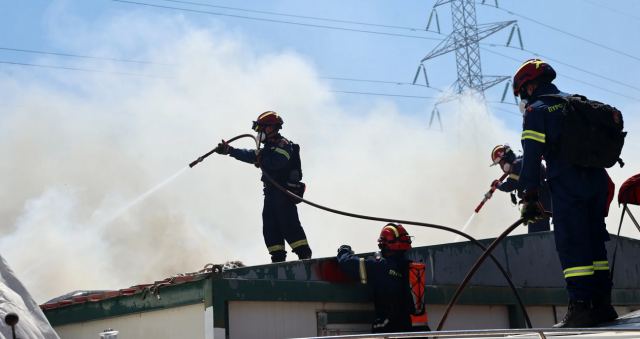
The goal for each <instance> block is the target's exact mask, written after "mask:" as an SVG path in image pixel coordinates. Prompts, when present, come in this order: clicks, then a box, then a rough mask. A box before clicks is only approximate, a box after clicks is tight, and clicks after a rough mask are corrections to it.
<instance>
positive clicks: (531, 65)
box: [513, 59, 556, 96]
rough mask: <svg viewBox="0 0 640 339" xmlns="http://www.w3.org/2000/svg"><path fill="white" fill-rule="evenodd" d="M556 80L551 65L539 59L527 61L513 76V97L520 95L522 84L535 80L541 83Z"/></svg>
mask: <svg viewBox="0 0 640 339" xmlns="http://www.w3.org/2000/svg"><path fill="white" fill-rule="evenodd" d="M555 78H556V71H554V70H553V68H552V67H551V65H549V64H548V63H546V62H544V61H542V60H540V59H529V60H527V61H525V62H524V63H523V64H522V66H520V68H518V70H517V71H516V75H514V76H513V95H515V96H518V95H520V91H521V90H522V87H524V84H526V83H527V82H529V81H533V80H537V81H541V82H551V81H553V79H555Z"/></svg>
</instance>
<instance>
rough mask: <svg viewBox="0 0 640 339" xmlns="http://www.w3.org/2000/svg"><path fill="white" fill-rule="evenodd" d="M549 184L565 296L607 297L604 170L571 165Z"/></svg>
mask: <svg viewBox="0 0 640 339" xmlns="http://www.w3.org/2000/svg"><path fill="white" fill-rule="evenodd" d="M550 186H551V196H552V201H553V224H554V236H555V241H556V249H557V251H558V256H559V258H560V263H561V265H562V269H563V273H564V277H565V280H566V283H567V291H568V293H569V298H570V299H571V300H585V301H588V300H594V299H600V298H606V297H607V296H610V293H611V286H612V284H611V278H610V275H609V262H608V260H607V250H606V248H605V242H606V241H608V240H609V233H608V232H607V229H606V225H605V222H604V218H605V213H606V212H605V208H606V204H607V174H606V172H605V170H604V169H599V168H576V167H573V168H570V169H568V170H567V171H566V172H565V173H563V174H561V175H560V176H558V177H555V178H552V179H551V180H550Z"/></svg>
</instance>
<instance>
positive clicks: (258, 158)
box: [253, 149, 262, 168]
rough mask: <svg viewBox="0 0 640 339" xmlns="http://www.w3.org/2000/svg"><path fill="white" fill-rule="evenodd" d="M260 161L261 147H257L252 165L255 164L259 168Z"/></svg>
mask: <svg viewBox="0 0 640 339" xmlns="http://www.w3.org/2000/svg"><path fill="white" fill-rule="evenodd" d="M261 161H262V149H259V150H257V151H256V162H254V163H253V166H256V167H257V168H260V166H261V164H260V162H261Z"/></svg>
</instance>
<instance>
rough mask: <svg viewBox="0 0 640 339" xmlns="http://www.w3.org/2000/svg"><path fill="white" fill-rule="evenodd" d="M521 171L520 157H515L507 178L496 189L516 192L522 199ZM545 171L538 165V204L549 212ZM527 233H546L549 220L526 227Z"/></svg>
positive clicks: (549, 200)
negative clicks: (527, 228)
mask: <svg viewBox="0 0 640 339" xmlns="http://www.w3.org/2000/svg"><path fill="white" fill-rule="evenodd" d="M521 169H522V156H517V157H516V159H515V160H514V161H513V163H512V164H511V173H509V176H508V177H507V180H505V181H504V182H502V183H501V184H499V185H498V186H497V188H498V189H499V190H501V191H503V192H513V191H516V193H517V195H518V198H520V199H522V189H523V188H522V185H521V183H520V170H521ZM545 176H546V169H545V167H544V165H542V164H540V182H539V185H540V192H539V193H540V202H541V203H542V206H543V207H544V209H545V210H546V211H551V194H550V193H549V186H548V185H547V181H546V180H545ZM528 227H529V233H533V232H541V231H548V230H550V229H551V228H550V227H549V219H542V220H539V221H536V222H534V223H531V224H529V225H528Z"/></svg>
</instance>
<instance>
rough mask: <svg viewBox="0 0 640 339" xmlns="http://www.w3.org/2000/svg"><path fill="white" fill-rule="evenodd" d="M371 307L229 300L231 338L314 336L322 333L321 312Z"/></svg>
mask: <svg viewBox="0 0 640 339" xmlns="http://www.w3.org/2000/svg"><path fill="white" fill-rule="evenodd" d="M371 309H372V305H371V304H355V303H350V304H348V303H324V302H256V301H232V302H230V303H229V337H230V338H231V339H250V338H261V339H281V338H292V337H314V336H317V335H318V332H317V331H318V324H317V318H316V312H318V311H336V310H371ZM216 339H217V338H216Z"/></svg>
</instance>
